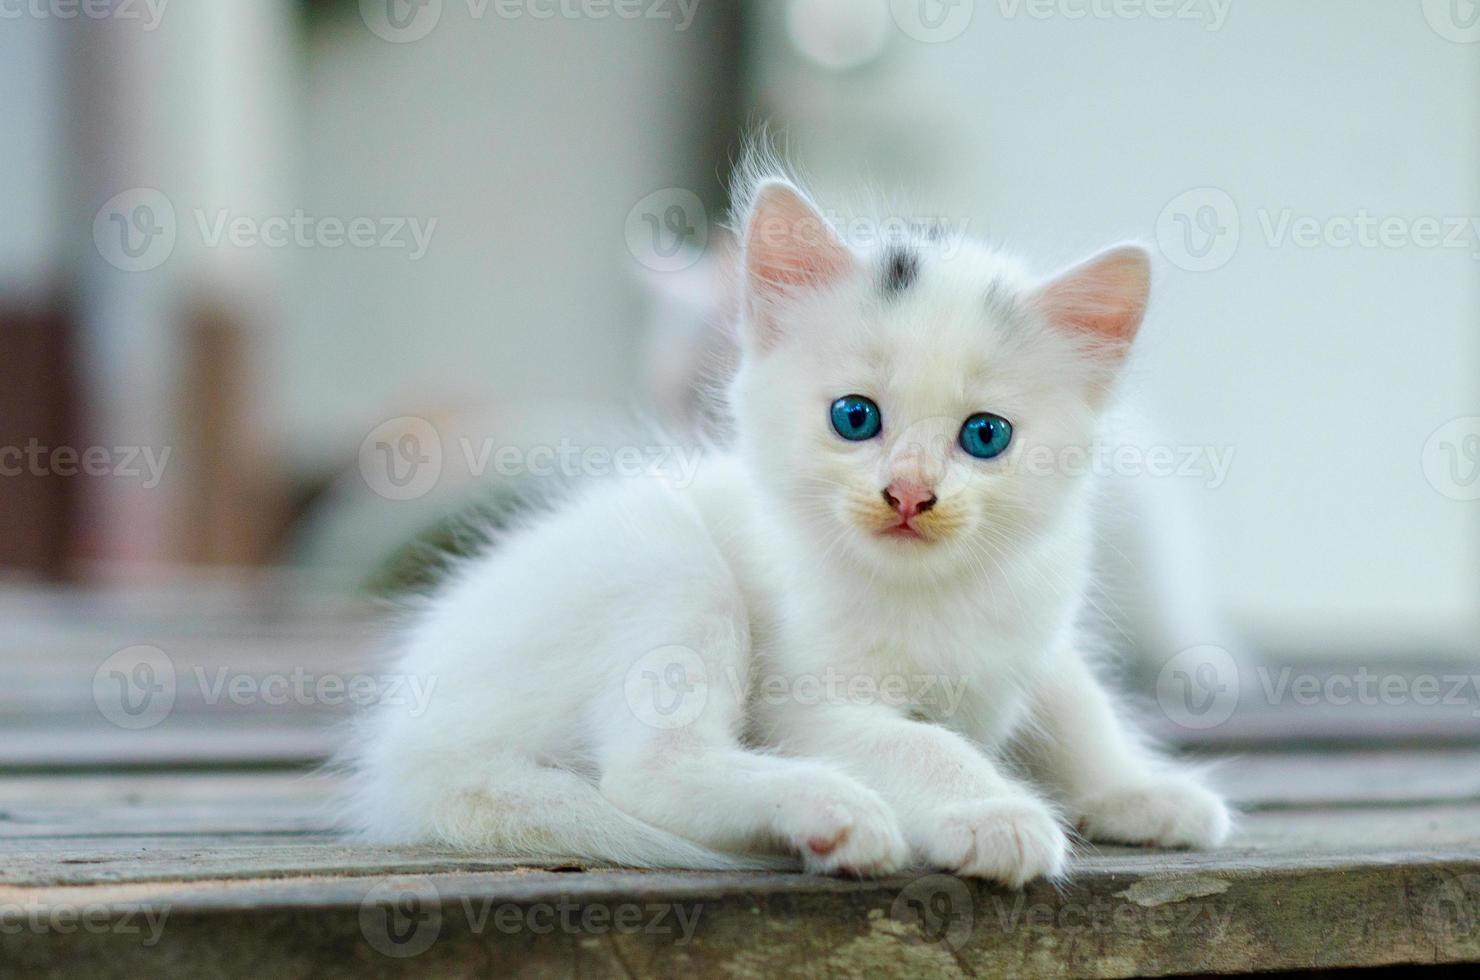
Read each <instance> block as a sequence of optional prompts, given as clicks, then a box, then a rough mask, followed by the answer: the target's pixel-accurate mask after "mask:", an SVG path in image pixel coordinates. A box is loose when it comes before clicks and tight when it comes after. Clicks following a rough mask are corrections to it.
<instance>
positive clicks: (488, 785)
mask: <svg viewBox="0 0 1480 980" xmlns="http://www.w3.org/2000/svg"><path fill="white" fill-rule="evenodd" d="M478 768H479V769H480V770H481V775H480V777H479V779H478V781H476V782H470V781H469V780H468V778H467V774H466V772H465V773H463V774H462V778H460V779H449V780H447V781H445V782H444V781H443V780H442V779H438V778H435V777H434V778H415V779H412V780H395V781H394V785H392V781H389V780H382V779H379V778H376V777H374V776H373V775H372V774H371V773H367V772H364V771H362V772H361V773H360V775H359V777H358V778H357V779H356V780H355V781H354V783H355V788H354V791H353V796H352V798H351V800H350V801H349V812H350V813H353V814H356V815H357V816H358V818H359V819H353V818H352V819H351V820H350V821H349V822H350V823H351V824H352V825H353V826H355V829H356V830H357V831H358V832H359V834H360V835H361V836H363V837H365V838H367V839H371V840H376V841H381V842H387V843H389V842H405V843H412V842H423V843H427V842H430V843H437V844H441V845H444V846H447V847H452V848H455V849H457V850H468V851H477V852H479V853H480V854H482V855H489V854H492V855H494V856H500V857H510V858H516V859H520V860H528V861H530V862H534V863H541V864H548V863H567V862H571V861H576V862H591V863H598V864H612V865H619V866H622V867H631V868H687V869H701V870H777V869H783V870H784V869H787V868H793V867H796V862H794V861H791V860H788V859H787V858H784V857H781V856H770V855H763V854H727V853H724V852H722V851H716V850H713V849H711V848H708V847H705V846H703V845H701V844H697V843H695V842H694V841H691V840H688V839H687V838H684V837H680V836H678V835H677V834H674V833H671V832H669V831H666V830H662V829H660V828H658V827H654V826H652V825H651V824H648V823H645V822H643V821H641V820H638V819H637V818H635V817H633V816H631V815H630V814H627V813H624V812H622V811H621V810H619V809H617V808H616V807H615V806H614V805H612V803H611V802H610V801H609V800H607V799H606V797H604V796H603V795H602V794H601V793H600V791H599V790H598V789H597V788H596V787H595V786H594V785H592V783H591V782H590V781H589V780H587V779H585V778H584V777H582V776H580V775H579V774H577V773H574V772H571V771H569V770H566V769H556V768H552V767H549V766H542V765H539V764H537V763H535V762H534V761H533V760H529V759H515V758H509V757H505V758H504V759H501V760H499V762H498V764H497V765H495V766H493V767H491V768H490V767H489V766H488V764H487V762H486V761H485V762H484V763H483V764H482V765H480V766H479V767H478ZM421 775H422V776H433V774H429V773H425V772H424V773H422V774H421ZM446 775H447V774H445V773H444V774H443V776H444V778H445V776H446ZM434 787H435V788H434ZM367 817H368V820H367Z"/></svg>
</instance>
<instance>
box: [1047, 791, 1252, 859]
mask: <svg viewBox="0 0 1480 980" xmlns="http://www.w3.org/2000/svg"><path fill="white" fill-rule="evenodd" d="M1076 809H1077V810H1078V812H1079V814H1080V818H1079V829H1080V831H1081V832H1082V833H1083V834H1084V836H1086V837H1088V838H1089V839H1090V840H1096V841H1103V842H1106V843H1115V844H1147V845H1150V846H1152V847H1194V848H1207V847H1217V846H1218V845H1219V844H1221V843H1223V841H1224V840H1225V839H1227V837H1228V829H1229V823H1230V820H1229V815H1228V807H1226V806H1225V805H1224V804H1223V801H1222V800H1221V799H1219V798H1218V796H1217V795H1216V794H1214V793H1212V792H1210V791H1208V790H1206V789H1204V788H1203V787H1201V786H1199V785H1198V784H1197V783H1195V782H1193V781H1192V780H1190V779H1182V778H1177V777H1169V778H1165V779H1160V780H1157V781H1155V782H1149V783H1143V784H1139V785H1136V786H1131V787H1126V788H1122V789H1117V790H1112V791H1110V792H1108V793H1104V794H1102V795H1100V796H1097V797H1093V798H1091V799H1089V800H1086V801H1085V802H1084V803H1083V804H1082V805H1080V806H1079V807H1077V808H1076Z"/></svg>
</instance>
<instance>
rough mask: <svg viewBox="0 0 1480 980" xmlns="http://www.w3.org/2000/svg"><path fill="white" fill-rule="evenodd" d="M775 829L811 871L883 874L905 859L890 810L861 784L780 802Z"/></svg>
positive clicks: (906, 849)
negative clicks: (849, 789) (855, 787)
mask: <svg viewBox="0 0 1480 980" xmlns="http://www.w3.org/2000/svg"><path fill="white" fill-rule="evenodd" d="M777 830H778V831H779V832H780V834H781V836H782V837H784V838H785V839H786V840H787V842H788V843H789V844H790V845H791V847H792V849H793V850H795V851H796V852H797V853H798V854H800V855H801V856H802V863H803V864H804V865H805V866H806V869H807V870H808V871H810V872H812V873H813V874H842V875H854V876H857V877H865V876H874V875H886V874H890V873H891V872H894V871H898V870H899V869H900V868H901V867H903V866H904V864H905V863H906V862H907V861H908V860H909V846H908V845H907V844H906V843H905V840H904V835H903V834H901V833H900V830H899V821H898V820H897V819H895V816H894V811H892V810H890V809H889V807H888V806H887V805H886V804H885V803H884V801H883V800H882V799H880V798H879V797H878V796H877V795H876V794H874V793H872V792H871V791H869V790H866V789H864V788H863V787H861V786H860V787H858V788H857V789H856V790H853V791H848V792H833V793H825V794H818V793H809V794H807V795H806V796H805V797H803V798H799V799H794V800H791V801H788V802H786V803H784V804H783V805H782V806H781V808H780V814H779V815H778V818H777Z"/></svg>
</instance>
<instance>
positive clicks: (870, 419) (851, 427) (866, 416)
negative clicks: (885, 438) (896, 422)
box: [832, 395, 884, 442]
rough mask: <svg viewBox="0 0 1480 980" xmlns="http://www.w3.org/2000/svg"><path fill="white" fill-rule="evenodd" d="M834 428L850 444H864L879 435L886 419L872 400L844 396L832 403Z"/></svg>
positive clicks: (860, 396) (856, 396)
mask: <svg viewBox="0 0 1480 980" xmlns="http://www.w3.org/2000/svg"><path fill="white" fill-rule="evenodd" d="M832 426H833V428H834V429H835V430H837V433H838V435H840V436H842V437H843V438H844V439H847V440H848V441H849V442H862V441H863V440H865V439H872V438H873V437H874V436H876V435H878V434H879V430H880V429H881V428H883V426H884V418H883V416H882V415H880V414H879V406H877V405H875V404H874V403H873V402H872V401H871V400H869V399H867V398H865V397H863V396H862V395H844V396H843V397H842V398H839V399H838V400H837V401H835V402H833V403H832Z"/></svg>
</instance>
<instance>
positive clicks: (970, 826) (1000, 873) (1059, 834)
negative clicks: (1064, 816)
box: [920, 797, 1069, 888]
mask: <svg viewBox="0 0 1480 980" xmlns="http://www.w3.org/2000/svg"><path fill="white" fill-rule="evenodd" d="M922 829H923V834H922V836H921V842H920V843H921V847H920V849H921V851H922V852H923V854H924V858H925V860H926V861H927V862H929V863H930V864H931V865H933V866H935V867H938V868H945V869H946V870H948V871H954V872H956V873H957V874H963V875H969V876H971V877H973V878H989V879H991V880H993V881H999V882H1001V883H1002V884H1004V885H1007V886H1009V887H1011V888H1021V887H1022V886H1023V885H1024V884H1025V883H1026V882H1029V881H1032V880H1033V879H1034V878H1057V877H1059V876H1060V875H1062V874H1063V873H1064V862H1065V860H1066V859H1067V858H1068V855H1069V839H1068V837H1067V836H1065V834H1064V830H1063V828H1062V827H1060V826H1059V822H1058V821H1057V820H1056V819H1054V815H1053V813H1052V811H1050V810H1049V809H1048V807H1046V806H1044V805H1043V804H1042V803H1040V802H1038V801H1037V800H1034V799H1031V798H1026V797H1022V798H1019V797H1010V798H1005V799H999V800H985V801H982V802H977V803H958V804H954V805H952V806H949V807H945V808H943V809H941V810H940V811H939V812H937V813H936V814H935V815H934V816H933V818H932V819H931V820H930V821H929V825H928V826H926V827H924V828H922Z"/></svg>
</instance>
